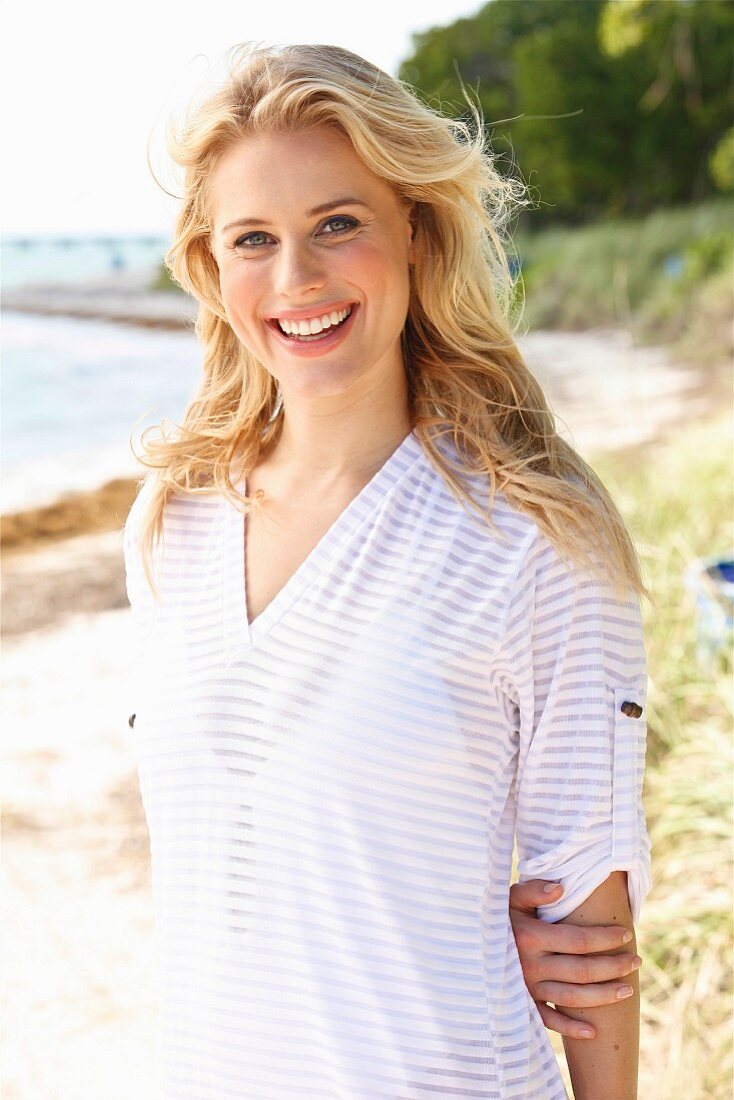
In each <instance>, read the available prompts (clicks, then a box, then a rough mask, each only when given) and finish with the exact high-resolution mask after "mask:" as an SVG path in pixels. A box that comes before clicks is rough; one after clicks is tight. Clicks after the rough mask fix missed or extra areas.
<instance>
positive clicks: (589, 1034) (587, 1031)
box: [579, 1027, 594, 1039]
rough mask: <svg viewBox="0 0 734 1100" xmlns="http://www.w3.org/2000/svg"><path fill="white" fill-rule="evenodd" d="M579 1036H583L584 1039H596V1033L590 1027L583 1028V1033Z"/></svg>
mask: <svg viewBox="0 0 734 1100" xmlns="http://www.w3.org/2000/svg"><path fill="white" fill-rule="evenodd" d="M579 1035H580V1036H581V1038H582V1039H593V1038H594V1032H593V1031H592V1030H591V1029H590V1028H588V1027H582V1028H581V1031H580V1032H579Z"/></svg>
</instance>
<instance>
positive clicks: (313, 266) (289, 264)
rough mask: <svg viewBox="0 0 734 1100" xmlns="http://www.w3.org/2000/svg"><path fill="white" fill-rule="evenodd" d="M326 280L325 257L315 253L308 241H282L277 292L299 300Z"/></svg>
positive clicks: (278, 262)
mask: <svg viewBox="0 0 734 1100" xmlns="http://www.w3.org/2000/svg"><path fill="white" fill-rule="evenodd" d="M325 281H326V272H325V270H324V264H323V259H322V258H321V257H319V256H317V255H315V253H314V251H313V250H312V249H311V248H310V247H309V245H308V243H303V242H299V241H292V242H290V243H288V242H285V241H284V242H282V243H281V246H280V249H279V253H278V258H277V261H276V274H275V288H274V289H275V292H276V294H278V295H281V296H282V297H283V298H293V299H295V300H298V299H300V298H302V297H304V296H305V295H306V294H307V293H308V292H309V291H311V290H315V289H317V288H319V287H322V286H323V285H324V282H325Z"/></svg>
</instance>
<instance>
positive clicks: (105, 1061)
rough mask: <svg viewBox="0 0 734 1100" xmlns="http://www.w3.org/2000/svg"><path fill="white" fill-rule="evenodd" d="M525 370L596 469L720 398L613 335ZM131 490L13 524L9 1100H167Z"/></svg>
mask: <svg viewBox="0 0 734 1100" xmlns="http://www.w3.org/2000/svg"><path fill="white" fill-rule="evenodd" d="M525 353H526V356H527V358H528V360H529V362H530V363H531V365H533V366H534V367H535V368H536V371H537V373H538V375H539V377H540V378H541V381H543V382H544V384H545V385H546V387H547V389H548V392H549V394H550V396H551V399H552V403H553V405H554V407H555V408H556V410H557V412H558V413H559V415H560V416H561V417H562V419H563V421H565V423H566V425H567V426H568V428H569V429H570V431H571V432H572V437H573V441H574V442H575V443H576V445H577V446H578V448H579V450H581V452H582V453H583V454H584V455H585V456H586V457H591V456H592V454H597V453H607V454H616V453H620V452H621V451H624V450H627V449H636V450H637V451H638V452H639V453H640V455H641V457H642V458H643V459H644V456H645V454H646V453H649V448H651V447H654V446H655V445H656V442H657V441H659V440H661V439H663V438H665V437H667V436H669V435H670V434H671V433H674V432H675V430H676V427H677V426H678V425H679V424H681V423H683V422H685V421H686V420H687V419H689V418H690V417H691V416H706V415H707V413H708V412H709V411H713V409H714V408H715V406H716V405H717V404H718V403H719V402H720V400H721V398H722V393H723V392H725V391H726V384H724V387H723V391H722V384H721V383H716V384H714V383H713V381H712V379H713V378H714V376H713V375H711V374H708V375H707V376H706V377H702V375H701V374H700V373H699V372H698V371H697V370H695V369H694V368H692V367H683V366H680V365H678V366H676V365H673V364H671V363H670V362H669V361H668V359H667V357H666V356H665V354H664V353H663V352H660V351H656V350H654V349H647V350H637V351H634V350H632V351H631V349H630V348H629V347H628V346H626V341H625V337H624V335H623V334H620V333H609V332H604V333H588V334H575V335H573V336H570V337H569V335H567V334H565V335H564V334H546V333H539V334H536V335H534V336H533V337H532V338H530V339H528V340H527V341H526V342H525ZM134 486H135V483H134V481H118V482H112V483H109V484H108V486H106V487H103V488H102V489H101V490H99V491H97V492H96V493H94V494H80V495H78V496H76V497H74V496H69V497H67V498H65V499H64V500H63V501H61V502H59V504H58V505H56V506H52V507H51V509H50V510H49V509H30V510H28V512H26V513H20V514H18V515H16V516H14V517H3V532H2V537H3V560H2V574H3V577H2V580H3V603H2V631H3V658H4V659H3V681H4V690H3V700H2V708H3V710H2V718H3V728H4V730H5V731H6V737H5V767H4V790H3V806H4V826H5V829H4V874H5V887H6V889H5V892H4V902H5V914H4V919H5V929H6V936H5V944H6V947H5V997H6V1005H7V1006H9V1008H8V1009H7V1010H6V1026H5V1033H4V1048H5V1050H4V1062H5V1070H4V1087H3V1096H4V1098H5V1100H41V1098H43V1100H56V1098H59V1100H100V1098H101V1097H104V1098H105V1100H118V1098H119V1100H133V1098H134V1100H149V1098H151V1100H152V1098H153V1097H158V1096H159V1095H160V1085H159V1080H158V1075H157V1059H156V1052H155V1036H156V1011H157V986H156V980H157V976H156V975H157V972H156V953H155V942H154V930H153V917H152V900H151V890H150V869H149V854H148V842H147V832H146V829H145V822H144V817H143V812H142V807H141V803H140V796H139V791H138V786H137V777H136V773H135V767H134V761H133V758H132V755H131V752H130V744H129V728H128V725H127V719H128V715H129V714H130V713H131V712H132V711H134V709H135V701H134V699H133V698H132V695H131V686H130V685H131V672H132V659H133V654H132V632H131V622H130V612H129V608H128V607H127V601H126V596H125V589H124V577H123V567H122V535H121V529H122V523H123V522H124V515H125V513H126V510H127V507H128V506H129V502H130V501H131V500H132V497H133V494H134ZM554 1046H555V1047H556V1049H557V1050H559V1051H560V1049H561V1047H560V1042H558V1043H557V1042H556V1041H555V1039H554ZM643 1060H644V1044H643ZM649 1095H652V1093H649Z"/></svg>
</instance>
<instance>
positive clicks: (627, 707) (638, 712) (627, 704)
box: [619, 699, 642, 718]
mask: <svg viewBox="0 0 734 1100" xmlns="http://www.w3.org/2000/svg"><path fill="white" fill-rule="evenodd" d="M619 709H620V710H621V711H622V713H623V714H626V715H627V717H628V718H640V717H642V707H641V706H640V705H639V703H633V702H631V701H630V700H629V699H625V701H624V702H623V703H622V706H621V707H620V708H619Z"/></svg>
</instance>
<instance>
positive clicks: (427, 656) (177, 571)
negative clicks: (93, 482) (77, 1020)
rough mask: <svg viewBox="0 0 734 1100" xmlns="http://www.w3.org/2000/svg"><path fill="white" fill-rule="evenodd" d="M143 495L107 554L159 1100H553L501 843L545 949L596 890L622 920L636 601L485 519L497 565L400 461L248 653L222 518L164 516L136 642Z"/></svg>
mask: <svg viewBox="0 0 734 1100" xmlns="http://www.w3.org/2000/svg"><path fill="white" fill-rule="evenodd" d="M440 445H441V446H443V444H440ZM474 479H475V482H476V484H477V485H478V487H479V488H480V489H481V484H480V481H481V479H480V478H479V477H478V475H474ZM470 484H471V483H470ZM146 489H147V485H146V486H145V487H144V488H143V491H142V492H141V494H139V496H138V498H137V500H136V502H135V504H134V505H133V508H132V509H131V512H130V515H129V517H128V520H127V522H126V525H125V540H124V544H125V563H126V570H127V585H128V595H129V599H130V603H131V606H132V610H133V615H134V619H135V622H136V625H137V629H138V636H139V639H140V649H139V662H138V672H137V674H136V677H135V690H134V698H133V699H132V700H131V707H130V709H131V710H133V711H135V712H136V715H137V717H136V720H135V725H134V730H133V738H134V745H135V750H134V751H135V755H136V761H137V765H138V774H139V778H140V786H141V792H142V798H143V804H144V808H145V813H146V817H147V823H148V829H149V833H150V844H151V859H152V874H153V890H154V902H155V909H156V935H157V941H158V947H159V951H160V954H161V1003H162V1018H161V1028H160V1055H161V1059H162V1063H163V1072H164V1081H165V1096H166V1097H167V1098H168V1100H294V1098H296V1097H297V1098H298V1100H421V1098H423V1097H426V1096H436V1097H439V1096H441V1097H444V1098H452V1100H453V1098H455V1097H474V1098H481V1100H520V1098H522V1100H561V1098H565V1097H566V1096H567V1094H566V1091H565V1088H564V1086H563V1083H562V1079H561V1076H560V1073H559V1070H558V1067H557V1063H556V1059H555V1056H554V1054H553V1050H552V1048H551V1045H550V1042H549V1039H548V1035H547V1033H546V1031H545V1028H544V1026H543V1023H542V1021H541V1018H540V1016H539V1014H538V1011H537V1009H536V1006H535V1004H534V1002H533V1000H532V999H531V997H530V995H529V993H528V991H527V989H526V986H525V984H524V981H523V975H522V971H521V968H520V964H519V959H518V954H517V949H516V945H515V940H514V937H513V934H512V929H511V925H510V922H509V918H508V890H509V884H510V878H511V873H512V856H513V841H514V839H515V837H516V839H517V848H518V855H519V874H520V878H521V880H525V879H528V878H535V877H544V878H553V879H558V880H560V881H561V882H562V883H563V884H564V887H565V893H564V895H563V897H562V899H561V900H560V901H559V902H556V903H555V904H551V905H548V906H545V907H544V908H543V909H542V910H541V913H542V916H543V917H544V919H546V920H549V921H554V920H558V919H559V918H560V917H563V916H565V915H567V914H568V913H570V912H571V911H572V910H573V909H575V908H576V907H577V906H578V905H579V904H580V903H581V902H582V901H583V900H584V899H585V898H586V897H587V896H588V895H589V894H590V893H591V892H592V891H593V890H594V889H595V888H596V887H597V886H598V885H600V883H602V882H603V881H604V879H606V878H607V876H608V875H609V874H610V873H611V872H612V871H613V870H615V869H620V870H626V871H627V872H628V882H629V889H630V900H631V905H632V910H633V916H634V918H635V920H636V919H637V917H638V915H639V912H640V906H641V903H642V901H643V898H644V897H645V895H646V894H647V892H648V890H649V889H650V885H651V882H650V845H649V840H648V836H647V832H646V826H645V818H644V813H643V808H642V800H641V792H642V780H643V770H644V758H645V733H646V726H645V718H644V711H643V717H642V718H640V719H635V718H633V717H629V716H628V715H627V714H626V713H625V712H623V711H622V710H621V709H620V707H621V705H622V703H623V702H625V701H627V700H629V701H632V702H636V703H638V704H639V705H640V706H642V707H643V708H644V705H645V694H646V687H647V676H646V660H645V648H644V641H643V634H642V628H641V619H640V611H639V603H638V601H637V598H636V597H634V596H632V595H631V596H630V598H629V600H628V601H626V602H620V601H619V600H618V599H615V597H614V596H613V595H612V594H611V591H610V590H608V589H607V587H606V585H604V584H602V583H600V582H598V581H594V580H592V579H590V578H589V577H588V576H587V577H583V576H582V575H581V574H579V572H578V570H576V571H573V572H569V571H568V570H567V568H566V567H565V566H564V565H563V564H562V561H561V559H560V558H559V556H558V555H557V553H556V552H555V551H554V550H553V548H552V547H551V545H550V543H549V542H548V540H547V539H546V537H545V536H544V535H543V534H542V533H541V532H540V530H539V528H538V527H537V525H536V523H535V522H534V521H533V520H532V519H531V518H530V517H528V516H527V515H525V514H523V513H520V512H519V511H518V510H517V509H515V508H513V507H511V506H510V505H509V504H508V502H507V500H506V499H505V498H504V497H503V496H502V495H501V494H498V495H497V496H496V498H495V505H494V509H493V519H494V522H495V524H496V527H497V530H498V532H499V533H500V536H501V535H505V536H506V539H504V540H503V539H501V537H499V536H498V533H497V532H495V531H492V529H491V528H490V527H489V525H488V524H487V523H486V522H483V521H482V520H481V519H480V517H478V516H477V515H476V513H475V512H473V511H472V510H471V509H469V507H468V506H467V505H465V504H462V503H461V502H460V501H459V500H457V498H456V497H455V496H454V495H453V493H452V492H451V490H450V488H449V487H448V486H447V484H446V482H445V481H444V480H443V478H442V477H441V475H440V474H439V473H438V472H437V470H436V469H435V468H434V467H433V466H432V465H431V463H430V461H429V459H428V457H427V455H426V454H425V452H424V451H423V448H422V446H421V444H420V442H419V441H418V439H417V437H416V436H415V435H414V433H412V432H411V433H410V434H408V435H407V436H406V437H405V439H404V440H403V442H402V443H401V444H400V446H399V447H398V448H397V449H396V450H395V451H394V452H393V453H392V455H391V456H390V457H389V458H388V460H387V461H386V462H385V464H384V465H383V466H382V467H381V469H380V470H379V471H378V472H377V473H376V474H375V476H374V477H373V478H372V480H371V481H370V482H369V483H368V484H367V485H366V486H365V487H364V488H363V489H362V490H361V492H360V493H359V494H358V495H357V496H356V497H355V499H354V500H353V501H352V502H351V503H350V504H349V505H348V507H347V508H346V509H345V510H344V511H343V512H342V513H341V514H340V515H339V517H338V518H337V520H336V521H335V522H334V524H333V525H332V527H331V528H330V529H329V530H328V531H327V533H326V534H325V535H324V536H323V538H322V539H321V541H320V542H319V543H318V545H317V546H316V547H315V549H314V550H313V551H312V552H311V553H310V554H309V556H308V558H307V559H306V560H305V561H304V563H303V564H302V565H301V566H300V568H299V569H298V570H297V571H296V572H295V574H294V575H293V576H292V577H291V578H290V580H289V581H288V582H287V583H286V585H285V587H284V588H283V589H282V590H281V591H280V592H279V593H278V595H277V596H276V597H275V598H274V599H273V601H272V602H271V603H270V604H269V605H268V607H267V608H266V609H265V610H264V611H263V612H262V614H260V615H258V617H257V618H256V619H255V621H254V622H253V623H252V625H251V626H248V622H247V615H246V596H245V574H244V561H245V559H244V535H245V525H244V521H243V515H242V514H241V513H240V512H239V511H238V510H237V509H236V508H234V507H233V506H232V505H231V504H229V503H228V502H227V501H225V500H224V498H223V497H221V496H219V495H214V494H212V495H208V496H198V497H192V496H186V495H184V494H178V495H176V496H174V497H173V498H172V499H171V500H170V501H169V502H168V504H167V506H166V511H165V536H164V539H165V541H164V544H163V550H162V565H163V571H162V580H161V596H160V603H159V606H158V608H157V610H156V611H155V614H154V613H153V605H152V601H151V596H150V593H149V591H148V588H147V585H146V583H145V579H144V576H143V574H142V568H141V562H140V559H139V553H138V548H137V539H136V527H135V524H136V519H137V516H138V514H139V510H140V508H141V506H142V501H143V500H144V497H145V494H146ZM478 499H479V498H478ZM484 499H486V484H485V498H484ZM626 709H627V710H629V708H626Z"/></svg>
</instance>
